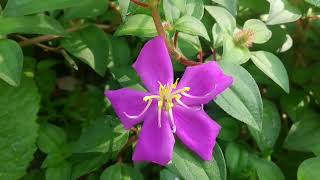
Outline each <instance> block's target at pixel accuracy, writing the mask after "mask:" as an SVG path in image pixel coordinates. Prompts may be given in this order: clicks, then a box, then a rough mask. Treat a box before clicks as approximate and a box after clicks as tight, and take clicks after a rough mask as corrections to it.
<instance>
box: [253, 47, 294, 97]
mask: <svg viewBox="0 0 320 180" xmlns="http://www.w3.org/2000/svg"><path fill="white" fill-rule="evenodd" d="M251 55H252V56H251V59H252V61H253V63H254V64H255V65H256V66H257V67H258V68H259V69H260V70H261V71H263V72H264V73H265V74H266V75H267V76H269V77H270V78H271V79H272V80H273V81H274V82H275V83H277V84H278V85H279V86H280V87H281V88H282V89H283V90H284V91H285V92H287V93H289V79H288V74H287V71H286V68H285V67H284V66H283V64H282V62H281V60H280V59H279V58H278V57H277V56H275V55H274V54H272V53H270V52H266V51H255V52H252V53H251Z"/></svg>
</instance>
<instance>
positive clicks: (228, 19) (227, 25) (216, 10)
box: [205, 6, 236, 35]
mask: <svg viewBox="0 0 320 180" xmlns="http://www.w3.org/2000/svg"><path fill="white" fill-rule="evenodd" d="M205 9H206V10H207V11H208V12H209V14H210V15H211V16H212V17H213V18H214V19H215V20H216V21H217V23H218V25H219V26H220V28H221V29H222V30H223V31H225V32H227V33H228V34H230V35H232V34H233V31H234V30H235V28H236V20H235V18H234V17H233V16H232V15H231V14H230V13H229V12H228V11H227V10H226V9H225V8H223V7H219V6H205Z"/></svg>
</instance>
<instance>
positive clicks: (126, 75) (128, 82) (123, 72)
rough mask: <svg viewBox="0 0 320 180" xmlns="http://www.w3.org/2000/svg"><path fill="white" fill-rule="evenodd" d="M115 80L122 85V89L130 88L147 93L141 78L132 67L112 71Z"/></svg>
mask: <svg viewBox="0 0 320 180" xmlns="http://www.w3.org/2000/svg"><path fill="white" fill-rule="evenodd" d="M111 71H112V74H113V76H114V78H115V79H116V80H117V81H118V82H119V84H121V86H122V87H129V88H133V89H136V90H141V91H145V89H144V88H143V86H141V85H140V78H139V77H138V75H137V73H136V72H135V71H134V70H133V68H131V67H122V68H114V69H111Z"/></svg>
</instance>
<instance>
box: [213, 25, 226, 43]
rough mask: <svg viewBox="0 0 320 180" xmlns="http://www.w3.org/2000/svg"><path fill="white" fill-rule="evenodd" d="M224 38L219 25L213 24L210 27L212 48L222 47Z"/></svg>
mask: <svg viewBox="0 0 320 180" xmlns="http://www.w3.org/2000/svg"><path fill="white" fill-rule="evenodd" d="M224 36H225V35H224V32H223V31H222V30H221V28H220V27H219V25H218V24H217V23H215V24H214V25H213V27H212V39H213V40H212V42H213V47H214V48H218V47H221V46H223V40H224Z"/></svg>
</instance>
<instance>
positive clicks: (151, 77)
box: [133, 36, 173, 93]
mask: <svg viewBox="0 0 320 180" xmlns="http://www.w3.org/2000/svg"><path fill="white" fill-rule="evenodd" d="M133 68H134V69H135V70H136V71H137V73H138V74H139V76H140V78H141V79H142V81H143V83H144V85H145V86H146V87H147V88H148V90H149V91H150V92H153V93H157V92H158V88H159V84H158V81H160V82H161V83H162V84H167V83H169V84H171V83H173V69H172V63H171V59H170V56H169V53H168V50H167V47H166V45H165V42H164V39H163V38H162V37H161V36H158V37H155V38H153V39H151V40H150V41H148V42H147V43H146V44H145V45H144V47H143V48H142V50H141V52H140V54H139V56H138V59H137V61H136V62H135V63H134V64H133Z"/></svg>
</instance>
